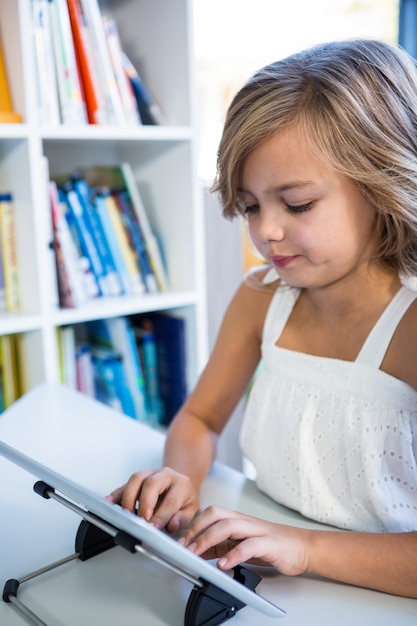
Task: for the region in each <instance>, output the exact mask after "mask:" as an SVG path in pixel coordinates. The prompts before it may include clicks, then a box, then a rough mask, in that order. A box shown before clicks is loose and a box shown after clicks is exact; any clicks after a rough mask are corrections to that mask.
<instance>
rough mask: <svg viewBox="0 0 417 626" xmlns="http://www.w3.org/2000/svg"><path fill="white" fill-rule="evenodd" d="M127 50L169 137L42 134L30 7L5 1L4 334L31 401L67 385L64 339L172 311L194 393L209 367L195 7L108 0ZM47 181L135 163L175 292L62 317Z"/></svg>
mask: <svg viewBox="0 0 417 626" xmlns="http://www.w3.org/2000/svg"><path fill="white" fill-rule="evenodd" d="M100 7H101V10H102V12H103V13H106V14H108V15H111V16H113V17H114V18H115V19H116V21H117V24H118V28H119V32H120V36H121V40H122V45H123V47H124V49H125V51H126V53H127V54H128V56H129V57H130V58H131V60H132V61H133V63H134V64H135V65H136V66H137V68H138V69H139V71H140V73H141V75H142V78H143V79H144V81H145V83H146V84H147V86H148V88H149V90H150V91H151V93H152V94H153V95H154V97H155V99H156V101H157V102H158V103H159V105H160V106H161V108H162V110H163V112H164V114H165V116H166V119H167V125H165V126H157V127H154V126H139V127H133V128H125V127H124V128H119V127H115V126H113V127H110V126H85V127H68V126H62V125H60V126H55V127H50V126H39V125H38V123H37V119H36V110H35V102H36V98H35V88H36V76H35V72H34V63H33V57H34V52H33V49H32V42H31V27H30V0H15V1H13V2H10V1H9V0H0V26H1V38H2V47H3V53H4V57H5V63H6V68H7V74H8V78H9V86H10V91H11V96H12V100H13V105H14V109H15V110H16V111H17V112H19V113H21V114H22V116H23V123H22V124H16V125H12V124H2V125H0V191H4V192H5V191H10V192H11V193H12V194H13V200H14V207H15V214H16V231H17V256H18V264H19V270H20V285H21V299H22V309H21V312H19V313H18V314H2V315H0V335H1V334H10V333H18V334H19V335H21V337H22V342H21V343H22V352H23V359H22V360H23V364H24V381H23V390H24V391H27V390H28V389H30V388H31V387H32V386H34V385H35V384H37V383H39V382H43V381H46V382H57V381H58V378H59V368H58V351H57V344H56V328H57V327H59V326H61V325H67V324H77V323H81V322H84V321H88V320H93V319H100V318H106V317H112V316H119V315H129V314H133V313H140V312H150V311H157V310H175V311H176V312H179V313H180V314H181V315H183V316H184V317H185V319H186V321H187V335H186V342H187V368H188V369H187V375H188V383H189V387H192V385H193V384H194V383H195V381H196V378H197V376H198V374H199V372H200V371H201V369H202V367H203V366H204V364H205V361H206V358H207V349H208V348H207V344H208V341H207V323H206V289H205V263H204V259H205V255H204V233H203V230H204V229H203V212H202V198H201V190H200V186H199V183H198V179H197V173H196V153H197V151H196V145H195V144H196V132H195V120H196V116H195V112H194V107H195V102H194V92H195V85H194V76H193V75H194V68H193V65H194V59H193V44H192V15H191V1H189V0H103V1H101V2H100ZM44 157H46V158H47V160H48V166H49V171H50V173H51V174H63V173H64V174H65V173H71V172H72V171H73V170H74V169H75V168H77V167H82V166H88V165H101V164H117V163H120V162H122V161H128V162H129V163H130V164H131V165H132V168H133V170H134V173H135V177H136V181H137V183H138V186H139V189H140V192H141V194H142V196H143V199H144V202H145V206H146V209H147V212H148V215H149V219H150V222H151V225H152V227H153V228H154V230H155V231H156V232H157V233H158V235H159V236H160V237H161V240H162V241H163V248H164V254H165V256H166V260H167V269H168V275H169V280H170V290H169V291H167V292H163V293H160V294H156V295H144V296H140V297H120V298H111V299H104V298H100V299H97V300H95V301H94V302H90V303H88V305H86V306H84V307H81V308H78V309H59V308H58V306H57V295H56V280H55V275H54V267H53V263H54V261H53V252H52V251H51V249H50V246H49V244H50V239H51V233H50V210H49V202H48V191H47V177H46V174H45V158H44Z"/></svg>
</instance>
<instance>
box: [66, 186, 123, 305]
mask: <svg viewBox="0 0 417 626" xmlns="http://www.w3.org/2000/svg"><path fill="white" fill-rule="evenodd" d="M59 194H60V198H61V199H62V200H63V201H64V202H66V204H67V209H68V213H69V214H70V215H71V220H72V222H73V227H74V231H75V232H76V235H77V236H78V240H79V244H80V247H81V251H82V255H83V256H84V257H86V258H87V259H88V260H89V262H90V266H91V271H92V273H93V274H94V277H95V279H96V281H97V285H98V289H99V295H101V296H108V295H111V294H110V290H109V287H108V283H107V280H106V271H105V268H104V266H103V264H102V261H101V258H100V256H99V253H98V250H97V246H96V243H95V240H94V236H93V234H92V231H91V227H90V223H89V220H88V217H87V215H86V212H85V211H84V208H83V205H82V204H81V202H80V200H79V197H78V194H77V192H76V191H75V189H74V185H73V183H72V182H70V181H68V182H66V183H65V184H63V185H62V186H59Z"/></svg>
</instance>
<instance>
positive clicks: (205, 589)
mask: <svg viewBox="0 0 417 626" xmlns="http://www.w3.org/2000/svg"><path fill="white" fill-rule="evenodd" d="M233 578H234V579H235V580H237V581H238V582H240V583H242V584H243V585H245V587H248V588H249V589H252V590H254V589H255V588H256V586H257V585H258V583H259V582H260V580H261V578H260V576H258V575H257V574H255V573H254V572H251V571H250V570H247V569H245V568H244V567H242V566H240V565H238V566H237V567H235V568H234V569H233ZM244 606H245V604H244V603H243V602H241V601H240V600H237V599H236V598H234V597H233V596H231V595H230V594H228V593H226V592H225V591H223V590H222V589H219V588H218V587H216V586H215V585H212V584H211V583H208V582H204V584H203V586H202V587H197V586H195V587H194V588H193V590H192V591H191V593H190V597H189V598H188V602H187V606H186V609H185V616H184V626H216V625H217V624H222V623H223V622H225V621H227V620H228V619H230V618H231V617H234V615H236V612H237V611H239V610H240V609H241V608H243V607H244Z"/></svg>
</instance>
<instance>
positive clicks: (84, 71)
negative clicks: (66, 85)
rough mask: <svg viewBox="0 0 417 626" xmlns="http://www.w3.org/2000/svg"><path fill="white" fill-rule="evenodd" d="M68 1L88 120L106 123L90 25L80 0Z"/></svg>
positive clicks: (91, 122) (95, 122)
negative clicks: (91, 43)
mask: <svg viewBox="0 0 417 626" xmlns="http://www.w3.org/2000/svg"><path fill="white" fill-rule="evenodd" d="M67 2H68V11H69V16H70V21H71V30H72V37H73V40H74V48H75V54H76V57H77V65H78V71H79V74H80V78H81V82H82V86H83V91H84V98H85V105H86V108H87V116H88V122H89V124H105V123H106V122H107V120H106V119H105V115H104V111H103V106H102V98H101V96H100V90H99V86H98V82H97V76H95V74H94V66H93V59H92V56H91V46H90V43H89V35H88V27H87V24H86V22H85V19H84V14H83V12H82V9H81V5H80V2H79V0H67Z"/></svg>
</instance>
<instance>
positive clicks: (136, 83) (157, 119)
mask: <svg viewBox="0 0 417 626" xmlns="http://www.w3.org/2000/svg"><path fill="white" fill-rule="evenodd" d="M123 66H124V69H125V72H126V75H127V77H128V78H129V81H130V84H131V86H132V89H133V93H134V95H135V98H136V102H137V106H138V110H139V114H140V118H141V120H142V124H151V125H155V124H165V118H164V115H163V113H162V111H161V109H160V107H159V105H158V104H157V103H156V102H155V100H154V99H153V98H152V96H151V94H150V92H149V91H148V89H147V88H146V86H145V84H144V82H143V80H142V78H141V77H140V76H139V74H138V72H137V70H136V68H135V66H134V65H133V63H132V62H131V61H130V59H129V57H128V56H127V55H126V54H125V53H123Z"/></svg>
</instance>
